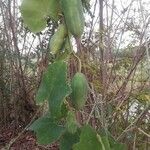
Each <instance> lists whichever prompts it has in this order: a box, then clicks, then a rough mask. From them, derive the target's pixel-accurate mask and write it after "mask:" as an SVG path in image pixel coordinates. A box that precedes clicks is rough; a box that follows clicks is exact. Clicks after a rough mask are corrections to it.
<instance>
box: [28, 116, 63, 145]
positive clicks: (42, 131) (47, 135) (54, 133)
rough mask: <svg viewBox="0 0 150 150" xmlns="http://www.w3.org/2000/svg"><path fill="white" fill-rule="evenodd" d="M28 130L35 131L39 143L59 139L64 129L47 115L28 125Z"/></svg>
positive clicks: (47, 142) (48, 142)
mask: <svg viewBox="0 0 150 150" xmlns="http://www.w3.org/2000/svg"><path fill="white" fill-rule="evenodd" d="M29 130H33V131H34V132H36V135H37V141H38V143H39V144H50V143H52V142H54V141H56V140H57V139H59V137H60V136H61V135H62V134H63V132H64V130H65V129H64V127H62V126H60V125H58V124H57V123H56V122H54V121H53V120H52V119H50V118H48V117H41V118H39V119H38V120H36V121H35V122H34V123H33V124H32V125H31V126H30V127H29Z"/></svg>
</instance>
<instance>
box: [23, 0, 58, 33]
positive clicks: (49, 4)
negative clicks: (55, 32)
mask: <svg viewBox="0 0 150 150" xmlns="http://www.w3.org/2000/svg"><path fill="white" fill-rule="evenodd" d="M20 11H21V14H22V17H23V20H24V23H25V25H27V26H28V28H29V29H30V30H31V31H32V32H34V33H37V32H40V31H42V30H43V29H45V28H46V23H47V17H50V18H52V19H54V20H58V14H59V11H60V8H59V2H58V0H23V2H22V4H21V7H20Z"/></svg>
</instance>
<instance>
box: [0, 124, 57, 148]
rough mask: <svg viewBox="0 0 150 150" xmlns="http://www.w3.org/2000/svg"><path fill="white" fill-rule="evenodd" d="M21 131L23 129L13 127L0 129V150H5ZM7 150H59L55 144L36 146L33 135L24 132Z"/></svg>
mask: <svg viewBox="0 0 150 150" xmlns="http://www.w3.org/2000/svg"><path fill="white" fill-rule="evenodd" d="M22 131H24V128H23V127H17V128H16V127H14V126H13V125H10V126H9V127H1V128H0V150H7V149H8V148H7V147H8V145H9V144H10V142H11V141H13V140H14V139H16V137H18V135H19V134H20V133H21V132H22ZM9 150H59V148H58V145H57V144H52V145H48V146H43V145H38V144H37V142H36V137H35V135H34V133H33V132H30V131H24V132H23V133H22V134H21V135H20V136H19V137H18V138H17V139H16V140H14V142H13V144H11V147H10V148H9Z"/></svg>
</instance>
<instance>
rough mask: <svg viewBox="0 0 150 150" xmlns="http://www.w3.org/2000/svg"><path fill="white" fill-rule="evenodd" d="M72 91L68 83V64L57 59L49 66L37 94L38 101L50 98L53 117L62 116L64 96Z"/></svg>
mask: <svg viewBox="0 0 150 150" xmlns="http://www.w3.org/2000/svg"><path fill="white" fill-rule="evenodd" d="M70 93H71V89H70V86H69V85H68V83H67V64H66V63H65V62H63V61H57V62H55V63H53V64H51V65H49V66H48V69H47V71H46V72H45V73H44V74H43V78H42V82H41V85H40V87H39V90H38V92H37V95H36V100H37V102H38V103H41V102H43V101H44V100H48V102H49V108H50V113H51V115H52V117H56V118H57V117H59V116H61V105H62V104H63V101H64V98H65V97H66V96H67V95H69V94H70Z"/></svg>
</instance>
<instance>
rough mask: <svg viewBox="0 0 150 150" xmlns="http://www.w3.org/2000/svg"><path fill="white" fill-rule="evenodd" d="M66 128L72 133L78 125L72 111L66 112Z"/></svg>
mask: <svg viewBox="0 0 150 150" xmlns="http://www.w3.org/2000/svg"><path fill="white" fill-rule="evenodd" d="M66 128H67V130H68V132H70V133H72V134H73V133H75V132H76V131H77V128H78V125H77V121H76V116H75V113H74V112H73V111H69V112H68V114H67V119H66Z"/></svg>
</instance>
